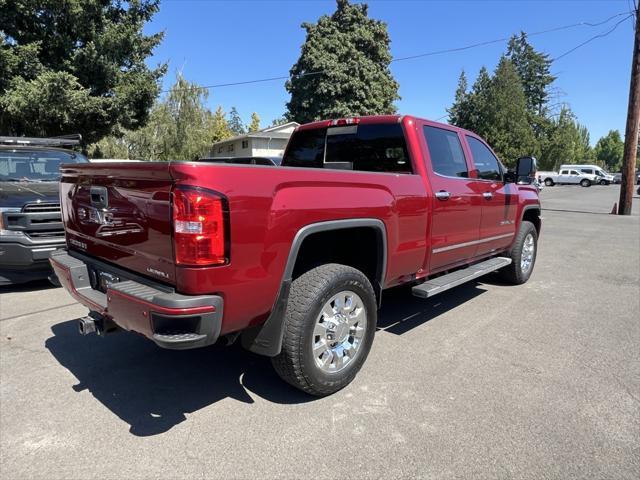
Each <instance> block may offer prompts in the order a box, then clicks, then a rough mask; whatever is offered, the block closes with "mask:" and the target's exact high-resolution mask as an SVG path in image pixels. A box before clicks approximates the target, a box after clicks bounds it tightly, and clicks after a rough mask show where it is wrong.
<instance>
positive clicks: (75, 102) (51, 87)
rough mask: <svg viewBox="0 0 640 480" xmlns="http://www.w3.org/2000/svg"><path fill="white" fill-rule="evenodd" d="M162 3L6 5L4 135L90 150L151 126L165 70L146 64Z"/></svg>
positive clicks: (2, 12) (1, 48) (0, 53)
mask: <svg viewBox="0 0 640 480" xmlns="http://www.w3.org/2000/svg"><path fill="white" fill-rule="evenodd" d="M158 3H159V0H136V1H130V2H126V3H125V2H122V1H120V0H65V1H51V0H49V1H42V0H3V1H2V2H0V131H1V132H3V133H4V134H13V135H32V136H52V135H61V134H69V133H81V134H82V135H83V138H84V139H85V141H87V142H93V141H96V140H98V139H100V138H102V137H103V136H105V135H107V134H109V133H110V132H111V131H112V130H113V129H114V128H115V127H116V126H121V127H123V128H126V129H136V128H139V127H140V126H142V125H144V123H145V122H146V121H147V119H148V115H149V109H150V108H151V106H152V105H153V102H154V99H155V98H156V97H157V95H158V92H159V86H158V80H159V78H160V77H161V76H162V75H163V74H164V71H165V67H164V66H159V67H158V68H155V69H150V68H148V67H147V66H146V63H145V60H146V59H147V58H148V57H149V56H150V55H151V54H152V51H153V49H154V48H155V47H156V46H157V45H158V44H159V43H160V41H161V40H162V36H163V34H162V33H158V34H154V35H145V34H144V33H143V27H144V24H145V23H146V22H148V21H149V20H150V19H151V18H152V17H153V15H154V14H155V13H156V12H157V10H158Z"/></svg>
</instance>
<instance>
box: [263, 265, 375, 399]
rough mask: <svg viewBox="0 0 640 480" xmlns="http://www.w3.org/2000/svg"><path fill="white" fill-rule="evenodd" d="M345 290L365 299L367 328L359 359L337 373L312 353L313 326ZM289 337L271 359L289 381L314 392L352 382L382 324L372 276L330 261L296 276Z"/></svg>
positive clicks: (325, 391) (289, 306)
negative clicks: (323, 367)
mask: <svg viewBox="0 0 640 480" xmlns="http://www.w3.org/2000/svg"><path fill="white" fill-rule="evenodd" d="M343 290H350V291H352V292H355V293H356V294H357V295H358V296H359V297H360V298H361V300H362V302H363V306H364V308H365V314H366V328H365V332H364V337H363V339H362V340H361V344H360V347H359V348H358V350H357V353H356V354H355V355H354V358H353V359H352V360H350V361H349V363H347V364H346V365H345V366H344V368H343V369H342V370H340V371H338V372H331V373H329V372H325V371H323V370H322V369H321V368H320V367H319V366H318V365H317V364H316V360H315V358H314V356H313V353H312V341H313V338H314V333H313V332H314V328H315V325H316V321H317V319H318V316H319V315H320V312H321V309H322V307H323V306H324V305H325V303H327V302H329V301H330V300H331V297H333V296H334V295H336V294H337V293H339V292H341V291H343ZM284 323H285V328H284V338H283V340H282V350H281V352H280V354H279V355H277V356H276V357H273V358H272V359H271V363H272V364H273V367H274V368H275V370H276V372H277V373H278V375H279V376H280V377H281V378H282V379H283V380H284V381H286V382H287V383H289V384H291V385H293V386H294V387H296V388H299V389H300V390H302V391H304V392H307V393H309V394H311V395H315V396H319V397H322V396H326V395H330V394H332V393H335V392H337V391H338V390H340V389H342V388H344V387H345V386H347V385H348V384H349V383H350V382H351V381H352V380H353V379H354V377H355V376H356V374H357V373H358V371H359V370H360V368H361V367H362V365H363V364H364V361H365V360H366V358H367V355H368V354H369V350H370V349H371V345H372V343H373V337H374V335H375V329H376V323H377V304H376V297H375V293H374V291H373V287H372V286H371V283H370V282H369V280H368V279H367V277H366V276H365V275H364V274H363V273H362V272H360V271H359V270H356V269H355V268H351V267H347V266H345V265H339V264H335V263H330V264H326V265H321V266H319V267H317V268H314V269H313V270H310V271H308V272H307V273H305V274H304V275H301V276H300V277H299V278H297V279H296V280H294V282H293V283H292V285H291V292H290V294H289V300H288V302H287V308H286V311H285V317H284Z"/></svg>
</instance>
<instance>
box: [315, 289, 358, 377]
mask: <svg viewBox="0 0 640 480" xmlns="http://www.w3.org/2000/svg"><path fill="white" fill-rule="evenodd" d="M366 329H367V310H366V308H365V307H364V303H363V302H362V299H361V298H360V297H359V296H358V294H357V293H355V292H352V291H350V290H344V291H342V292H340V293H338V294H336V295H334V296H333V297H331V299H330V300H329V301H328V302H327V303H325V304H324V306H323V307H322V310H321V311H320V315H318V318H317V319H316V323H315V327H314V330H313V341H312V342H311V348H312V350H313V358H314V360H315V362H316V365H317V366H318V368H320V369H321V370H323V371H324V372H327V373H335V372H339V371H340V370H342V369H344V368H345V367H346V366H347V365H349V363H351V362H352V361H353V359H354V358H355V357H356V356H357V355H358V351H359V350H360V346H361V345H362V342H363V339H364V335H365V333H366Z"/></svg>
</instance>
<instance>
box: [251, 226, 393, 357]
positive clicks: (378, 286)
mask: <svg viewBox="0 0 640 480" xmlns="http://www.w3.org/2000/svg"><path fill="white" fill-rule="evenodd" d="M358 227H370V228H374V229H375V230H376V232H377V234H378V240H379V245H380V246H381V248H379V251H378V259H377V260H378V262H377V264H378V268H377V269H376V282H374V285H373V289H374V291H375V292H376V296H377V297H378V301H380V297H381V292H382V288H383V286H384V275H385V272H386V269H387V230H386V228H385V225H384V222H382V220H379V219H377V218H354V219H346V220H329V221H326V222H319V223H312V224H309V225H306V226H304V227H302V228H301V229H300V230H298V232H297V233H296V236H295V237H294V239H293V242H292V244H291V248H290V250H289V256H288V257H287V263H286V265H285V268H284V273H283V274H282V281H281V282H280V290H279V291H278V296H277V298H276V301H275V302H274V304H273V308H272V309H271V313H270V314H269V317H268V318H267V320H266V321H265V322H264V323H263V324H261V325H258V326H256V327H250V328H248V329H247V330H245V331H244V332H242V338H241V341H242V346H243V347H244V348H246V349H247V350H250V351H252V352H254V353H257V354H259V355H265V356H268V357H275V356H276V355H278V354H279V353H280V350H281V348H282V337H283V333H284V313H285V310H286V307H287V301H288V299H289V291H290V290H291V283H292V282H293V279H292V276H293V269H294V267H295V264H296V260H297V258H298V253H299V252H300V247H301V246H302V243H303V242H304V240H305V239H306V238H307V237H308V236H309V235H312V234H314V233H318V232H326V231H330V230H342V229H345V228H358Z"/></svg>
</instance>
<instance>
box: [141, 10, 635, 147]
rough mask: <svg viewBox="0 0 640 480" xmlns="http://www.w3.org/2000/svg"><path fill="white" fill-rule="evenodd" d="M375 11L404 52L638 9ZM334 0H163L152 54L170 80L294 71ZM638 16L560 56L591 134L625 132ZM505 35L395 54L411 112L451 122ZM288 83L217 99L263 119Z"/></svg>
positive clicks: (562, 84) (564, 91)
mask: <svg viewBox="0 0 640 480" xmlns="http://www.w3.org/2000/svg"><path fill="white" fill-rule="evenodd" d="M366 3H368V4H369V16H371V17H372V18H376V19H380V20H383V21H385V22H386V23H387V24H388V28H389V33H390V36H391V41H392V43H391V52H392V54H393V56H394V57H395V58H399V57H405V56H410V55H415V54H421V53H425V52H430V51H436V50H442V49H448V48H455V47H461V46H465V45H469V44H474V43H478V42H483V41H487V40H493V39H497V38H502V37H508V36H509V35H511V34H512V33H517V32H519V31H520V30H524V31H528V32H535V31H543V30H547V29H552V28H554V27H559V26H565V25H569V24H575V23H579V22H590V23H596V22H599V21H602V20H605V19H607V18H608V17H610V16H612V15H615V14H617V13H621V12H626V11H629V10H630V9H631V5H632V0H604V1H598V0H596V1H589V0H582V1H570V0H557V1H554V0H547V1H545V0H538V1H516V0H511V1H508V0H493V1H492V0H488V1H481V0H466V1H464V0H463V1H455V0H451V1H445V0H442V1H438V0H435V1H430V0H370V1H368V2H366ZM334 10H335V1H334V0H288V1H287V0H252V1H250V0H227V1H224V0H162V2H161V7H160V12H159V13H158V14H157V15H156V16H155V17H154V19H153V21H152V22H151V23H150V24H149V25H147V27H146V31H147V32H149V33H150V32H157V31H161V30H163V31H164V32H165V38H164V41H163V42H162V44H161V45H160V46H159V47H158V48H157V49H156V51H155V55H154V57H153V58H152V59H150V61H149V63H150V64H152V65H154V64H156V63H158V62H167V63H168V65H169V71H168V74H167V76H166V77H165V78H164V81H163V88H165V89H166V88H169V87H170V86H171V84H172V83H173V81H174V79H175V74H176V72H178V71H182V73H183V74H184V76H185V77H186V78H187V79H189V80H191V81H195V82H197V83H199V84H201V85H212V84H220V83H228V82H237V81H245V80H252V79H257V78H268V77H276V76H282V75H287V74H288V72H289V69H290V68H291V66H292V65H293V63H295V61H296V60H297V58H298V56H299V53H300V46H301V45H302V43H303V41H304V30H303V29H302V28H301V27H300V24H301V23H302V22H305V21H306V22H315V21H316V20H317V19H318V17H320V16H321V15H323V14H330V13H331V12H333V11H334ZM622 18H623V17H617V18H615V19H613V20H611V21H610V22H609V23H607V24H604V25H601V26H598V27H588V26H579V27H575V28H571V29H568V30H563V31H558V32H553V33H548V34H544V35H540V36H536V37H532V38H531V42H532V43H533V45H534V46H535V47H536V48H537V49H539V50H542V51H544V52H546V53H548V54H550V55H551V56H552V57H557V56H559V55H561V54H562V53H564V52H566V51H567V50H570V49H571V48H573V47H575V46H576V45H578V44H580V43H581V42H584V41H585V40H587V39H589V38H590V37H592V36H594V35H597V34H599V33H603V32H606V31H608V30H609V29H610V28H611V27H613V25H614V24H615V23H616V22H617V21H619V20H621V19H622ZM632 46H633V22H632V19H629V20H627V21H625V22H623V23H622V24H620V25H619V26H618V27H617V29H616V30H615V31H613V32H612V33H611V34H609V35H607V36H606V37H604V38H599V39H596V40H594V41H592V42H591V43H589V44H588V45H586V46H584V47H582V48H580V49H578V50H576V51H575V52H573V53H571V54H569V55H567V56H565V57H564V58H561V59H559V60H558V61H557V62H555V63H554V65H553V73H554V74H555V75H557V76H558V80H557V81H556V83H555V85H554V86H555V87H556V90H557V98H556V101H557V102H566V103H568V104H569V105H570V106H571V108H572V109H573V111H574V112H575V113H576V115H577V116H578V120H579V121H580V122H581V123H583V124H584V125H586V126H587V128H588V129H589V131H590V133H591V143H592V144H595V142H596V141H597V139H598V138H600V136H602V135H604V134H606V133H607V132H608V131H609V130H610V129H618V130H620V131H621V132H622V133H624V125H625V119H626V108H627V98H628V90H629V72H630V65H631V53H632ZM505 49H506V45H505V44H504V43H500V44H494V45H489V46H483V47H478V48H474V49H471V50H467V51H463V52H457V53H449V54H444V55H438V56H432V57H426V58H419V59H415V60H408V61H402V62H397V63H393V64H392V66H391V70H392V73H393V75H394V76H395V78H396V80H397V81H398V82H399V84H400V95H401V97H402V100H400V101H398V103H397V105H398V110H399V111H400V112H401V113H406V114H413V115H417V116H420V117H425V118H429V119H433V120H435V119H441V121H446V111H445V109H446V108H447V107H448V106H450V105H451V102H452V100H453V95H454V91H455V88H456V83H457V79H458V76H459V75H460V71H461V70H462V69H464V70H465V71H466V73H467V75H468V78H469V79H470V82H473V80H474V79H475V77H476V75H477V73H478V70H479V69H480V67H481V66H483V65H485V66H487V68H489V69H491V70H493V68H494V67H495V65H496V63H497V61H498V58H499V56H500V54H501V53H503V52H504V51H505ZM287 100H288V94H287V92H286V91H285V89H284V81H282V80H278V81H273V82H266V83H257V84H251V85H239V86H231V87H224V88H215V89H211V90H210V95H209V103H210V105H211V107H212V108H215V107H216V106H217V105H222V106H223V108H224V109H225V110H226V111H227V112H228V111H229V109H230V108H231V107H232V106H235V107H236V108H237V109H238V111H239V113H240V115H241V116H242V117H243V119H244V120H245V121H246V122H248V121H249V117H250V115H251V112H253V111H255V112H258V114H259V115H260V117H261V119H262V124H263V126H266V125H267V124H268V123H270V122H271V120H273V119H274V118H277V117H280V116H282V114H283V112H284V110H285V103H286V102H287Z"/></svg>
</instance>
